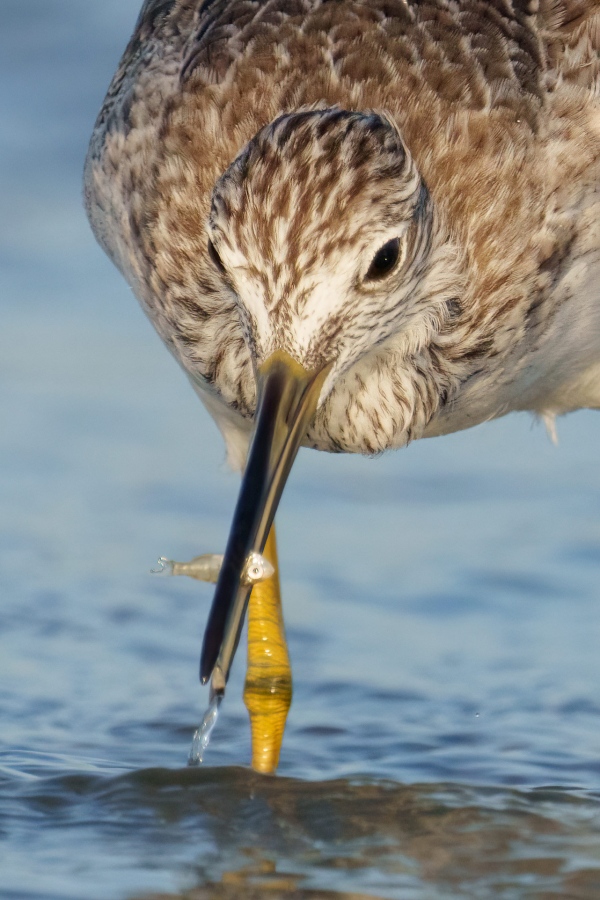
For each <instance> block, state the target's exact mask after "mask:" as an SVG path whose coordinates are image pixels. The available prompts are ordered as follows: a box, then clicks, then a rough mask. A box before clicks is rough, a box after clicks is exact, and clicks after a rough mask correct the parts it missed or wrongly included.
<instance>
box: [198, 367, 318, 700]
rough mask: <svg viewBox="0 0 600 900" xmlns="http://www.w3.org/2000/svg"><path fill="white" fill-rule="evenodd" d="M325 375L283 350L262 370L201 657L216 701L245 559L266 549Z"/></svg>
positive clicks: (241, 600) (242, 608)
mask: <svg viewBox="0 0 600 900" xmlns="http://www.w3.org/2000/svg"><path fill="white" fill-rule="evenodd" d="M327 371H328V368H325V369H321V370H320V371H311V372H309V371H307V370H306V369H305V368H304V367H303V366H301V365H300V364H299V363H297V362H296V361H295V360H294V359H292V357H291V356H289V355H288V354H287V353H285V351H283V350H278V351H277V352H275V353H273V354H272V356H270V357H269V358H268V359H267V361H266V362H265V363H263V365H262V366H261V367H260V369H259V371H258V379H257V381H258V385H257V387H258V406H257V411H256V418H255V423H254V434H253V437H252V442H251V444H250V450H249V453H248V461H247V463H246V470H245V472H244V475H243V478H242V486H241V489H240V493H239V497H238V501H237V505H236V508H235V512H234V514H233V522H232V525H231V531H230V532H229V540H228V542H227V547H226V550H225V558H224V560H223V565H222V568H221V572H220V574H219V580H218V582H217V586H216V589H215V595H214V599H213V603H212V607H211V610H210V615H209V617H208V623H207V626H206V631H205V632H204V643H203V646H202V656H201V658H200V680H201V681H202V684H206V682H207V681H208V680H209V678H210V677H211V675H212V684H211V687H212V693H213V694H215V693H222V692H223V691H224V690H225V684H226V682H227V679H228V677H229V669H230V667H231V663H232V661H233V657H234V654H235V651H236V649H237V645H238V642H239V639H240V633H241V630H242V626H243V624H244V616H245V613H246V607H247V606H248V600H249V599H250V592H251V587H249V586H247V585H245V584H242V581H241V578H242V575H243V571H244V567H245V564H246V560H247V558H248V556H249V555H250V553H252V552H253V551H255V552H257V553H262V551H263V549H264V546H265V543H266V540H267V536H268V534H269V530H270V528H271V525H272V524H273V519H274V517H275V511H276V510H277V506H278V504H279V500H280V497H281V494H282V492H283V488H284V486H285V482H286V480H287V477H288V475H289V473H290V469H291V468H292V464H293V462H294V460H295V458H296V455H297V453H298V449H299V447H300V444H301V442H302V439H303V438H304V436H305V434H306V430H307V428H308V425H309V424H310V421H311V419H312V417H313V416H314V414H315V410H316V408H317V403H318V400H319V394H320V393H321V388H322V386H323V381H324V380H325V375H326V374H327Z"/></svg>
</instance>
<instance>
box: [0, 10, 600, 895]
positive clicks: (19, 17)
mask: <svg viewBox="0 0 600 900" xmlns="http://www.w3.org/2000/svg"><path fill="white" fill-rule="evenodd" d="M137 7H138V0H103V2H102V3H95V2H86V3H82V2H81V0H61V2H59V0H43V2H42V0H38V2H35V0H3V4H2V29H1V30H0V198H1V208H2V215H1V216H0V304H1V311H2V324H1V327H0V392H1V410H2V428H1V429H0V473H1V476H0V478H1V480H0V501H1V502H0V585H1V591H0V642H1V647H0V723H1V728H0V897H1V898H3V900H17V898H26V900H50V898H52V900H67V898H68V900H71V898H73V900H113V898H114V900H125V898H140V897H147V896H148V895H149V894H152V893H157V892H162V895H163V896H169V897H175V896H176V897H182V896H184V894H185V896H186V897H187V898H193V900H202V898H205V897H206V898H208V897H210V898H213V897H216V898H221V897H222V898H226V900H230V898H238V897H239V898H250V900H252V898H254V897H262V896H267V897H269V898H276V897H283V896H285V897H296V898H304V897H311V898H326V897H327V898H338V900H340V898H344V897H346V898H350V897H352V898H355V900H356V898H358V897H365V896H368V897H380V898H399V900H412V898H418V900H430V898H431V900H447V898H471V897H472V898H476V900H482V898H483V900H485V898H494V900H496V898H501V900H504V898H511V900H512V898H515V900H517V898H518V900H520V898H535V900H546V898H553V897H568V898H580V900H587V898H590V900H593V898H597V897H598V896H600V804H599V797H600V698H599V695H598V686H599V685H600V652H599V651H598V645H599V642H600V602H599V601H600V597H599V594H600V465H599V451H598V448H599V446H600V415H598V414H595V413H591V412H589V413H588V412H583V413H578V414H576V415H573V416H570V417H568V418H566V419H564V420H561V421H560V422H559V439H560V442H559V446H558V447H554V446H553V445H552V444H551V443H550V441H549V440H548V438H547V436H546V434H545V432H544V429H543V428H542V427H541V426H539V425H537V424H535V423H532V421H531V420H530V419H529V418H528V417H526V416H513V417H511V418H508V419H506V420H503V421H500V422H496V423H493V424H490V425H487V426H482V427H480V428H478V429H475V430H474V431H471V432H465V433H463V434H458V435H453V436H450V437H447V438H440V439H436V440H433V441H423V442H421V443H417V444H415V445H413V446H411V447H410V448H408V449H407V450H406V451H402V452H399V453H397V454H394V455H388V456H385V457H382V458H379V459H375V460H364V459H355V458H343V457H328V456H325V455H321V454H317V453H314V452H305V451H303V452H302V453H301V454H300V458H299V460H298V463H297V465H296V467H295V469H294V472H293V473H292V477H291V480H290V483H289V486H288V488H287V490H286V493H285V495H284V500H283V503H282V507H281V511H280V513H279V516H278V523H279V544H280V556H281V566H282V577H283V588H284V604H285V616H286V625H287V629H288V636H289V641H290V649H291V656H292V664H293V670H294V690H295V693H294V703H293V706H292V711H291V716H290V723H289V729H288V732H287V734H286V738H285V742H284V747H283V752H282V758H281V766H280V775H279V776H278V777H277V779H273V778H264V777H260V776H257V775H255V774H253V773H252V772H250V771H249V770H248V769H247V768H245V766H246V765H247V762H248V759H249V737H248V725H247V718H246V713H245V710H244V707H243V704H242V702H241V691H242V682H243V669H244V666H243V653H242V652H241V653H240V654H239V657H238V659H237V661H236V665H235V668H234V672H233V675H232V679H231V682H230V688H229V690H228V694H227V698H226V702H225V703H224V705H223V707H222V710H221V718H220V721H219V725H218V728H217V730H216V731H215V734H214V737H213V741H212V743H211V746H210V748H209V750H208V752H207V755H206V763H205V765H204V766H203V767H202V768H200V769H193V770H192V769H187V768H186V767H185V765H186V760H187V755H188V751H189V747H190V742H191V738H192V735H193V732H194V728H195V727H196V726H197V724H198V722H199V720H200V718H201V715H202V713H203V711H204V708H205V706H206V702H207V696H206V691H205V690H204V689H201V688H200V686H199V684H198V680H197V667H198V656H199V650H200V642H201V637H202V632H203V627H204V622H205V619H206V615H207V611H208V605H209V603H210V599H211V590H212V589H211V587H210V586H209V585H201V584H198V583H195V582H192V581H187V580H185V579H153V578H152V577H151V576H150V574H149V570H150V569H151V568H152V566H153V565H154V564H155V561H156V559H157V558H158V557H159V556H163V555H164V556H167V557H170V558H174V559H187V558H191V557H193V556H195V555H197V554H199V553H208V552H222V550H223V546H224V542H225V537H226V534H227V529H228V525H229V521H230V516H231V512H232V509H233V504H234V502H235V495H236V490H237V479H236V477H235V476H233V475H230V474H228V472H227V471H226V469H225V467H224V465H223V448H222V445H221V440H220V437H219V435H218V433H217V431H216V429H215V427H214V425H213V424H212V422H211V421H210V419H208V417H207V416H206V414H205V413H204V411H203V410H202V408H201V407H200V405H199V403H198V401H197V400H196V399H195V397H194V396H193V394H192V391H191V390H190V388H189V386H188V385H187V382H186V380H185V378H184V376H183V375H182V374H181V373H180V372H179V371H178V369H177V367H176V366H175V364H174V363H173V362H172V360H171V359H170V358H169V356H168V354H167V353H166V351H165V350H164V349H163V348H162V346H161V345H160V342H159V340H158V338H156V337H155V335H154V334H153V332H152V329H151V327H150V326H149V324H148V323H147V322H146V321H145V319H144V317H143V315H142V313H141V312H140V311H139V309H138V307H137V305H136V303H135V301H134V298H133V297H132V296H131V294H130V291H129V290H128V288H127V287H126V285H125V284H124V283H123V282H122V280H121V279H120V276H118V274H117V273H116V272H115V271H113V269H112V267H111V265H110V263H109V262H108V261H107V260H106V259H105V258H104V257H103V255H102V253H101V252H100V250H99V249H98V248H97V247H96V245H95V244H94V241H93V238H92V236H91V233H90V232H89V229H88V227H87V224H86V222H85V217H84V214H83V211H82V208H81V201H80V191H81V189H80V180H81V176H80V173H81V167H82V161H83V157H84V153H85V146H86V143H87V139H88V137H89V133H90V131H91V128H92V125H93V120H94V118H95V115H96V112H97V109H98V108H99V105H100V102H101V100H102V97H103V95H104V92H105V90H106V87H107V84H108V81H109V80H110V77H111V75H112V72H113V70H114V68H115V66H116V64H117V61H118V57H119V55H120V53H121V51H122V49H123V46H124V44H125V42H126V40H127V38H128V36H129V33H130V31H131V29H132V27H133V23H134V20H135V17H136V15H137V12H138V8H137ZM186 892H187V893H186Z"/></svg>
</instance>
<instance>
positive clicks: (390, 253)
mask: <svg viewBox="0 0 600 900" xmlns="http://www.w3.org/2000/svg"><path fill="white" fill-rule="evenodd" d="M399 257H400V238H392V239H391V241H388V242H387V243H386V244H384V245H383V247H380V248H379V250H378V251H377V253H376V254H375V256H374V257H373V261H372V263H371V265H370V266H369V271H368V272H367V274H366V275H365V281H378V280H379V279H380V278H385V276H386V275H389V274H390V272H391V271H392V270H393V269H395V268H396V265H397V263H398V259H399Z"/></svg>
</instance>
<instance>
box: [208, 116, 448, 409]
mask: <svg viewBox="0 0 600 900" xmlns="http://www.w3.org/2000/svg"><path fill="white" fill-rule="evenodd" d="M431 226H432V206H431V202H430V199H429V194H428V191H427V188H426V187H425V184H424V183H423V181H422V179H421V177H420V175H419V173H418V171H417V168H416V166H415V164H414V162H413V160H412V158H411V156H410V154H409V152H408V151H407V149H406V147H405V145H404V143H403V141H402V138H401V136H400V134H399V132H398V130H397V129H396V127H395V126H394V124H393V123H392V122H391V121H390V120H389V119H388V118H387V117H385V116H383V115H378V114H363V113H357V112H347V111H345V110H341V109H337V108H328V109H325V110H312V111H306V112H296V113H291V114H287V115H283V116H281V117H280V118H278V119H276V120H275V121H274V122H272V123H271V124H270V125H267V126H266V127H264V128H263V129H261V131H259V132H258V134H257V135H256V136H255V137H254V138H253V140H252V141H250V143H249V144H248V145H247V146H246V147H245V148H244V150H243V151H242V153H241V154H240V155H239V156H238V157H237V159H236V160H235V161H234V162H233V163H232V164H231V166H230V167H229V168H228V169H227V170H226V172H225V173H224V174H223V175H222V176H221V178H220V179H219V180H218V181H217V183H216V185H215V188H214V191H213V196H212V206H211V213H210V217H209V223H208V231H209V254H210V256H211V258H212V260H213V263H214V265H215V266H216V268H217V269H218V270H219V272H220V274H221V276H222V278H223V279H224V280H225V281H226V282H227V283H228V284H229V286H230V287H231V289H232V290H233V292H234V295H235V297H236V299H237V303H238V307H239V313H240V318H241V321H242V327H243V329H244V333H245V337H246V341H247V343H248V346H249V348H250V351H251V354H252V358H253V360H254V362H255V365H256V367H257V368H258V367H260V365H261V364H262V363H264V362H265V361H266V360H267V359H268V358H269V356H271V355H272V354H273V353H275V352H276V351H284V352H286V353H287V354H288V355H289V356H290V357H291V358H292V359H294V360H295V361H296V362H297V363H299V364H301V365H302V366H304V367H305V368H306V369H307V370H313V369H316V368H319V369H320V368H323V367H324V366H330V371H329V375H328V379H327V384H326V385H325V393H327V388H328V387H331V386H332V385H333V384H334V383H335V381H336V379H337V378H339V376H340V374H341V373H343V372H344V371H345V370H347V369H348V368H349V367H350V366H351V365H352V364H353V363H355V362H356V361H357V360H359V359H360V358H361V357H362V356H363V355H364V354H365V353H368V352H369V351H370V350H371V349H372V348H373V347H374V346H376V345H378V344H380V343H381V342H382V341H384V340H385V339H386V338H387V337H389V335H390V334H392V333H394V332H397V331H398V330H400V329H403V328H406V327H408V326H409V324H410V321H411V319H414V318H415V317H417V316H418V315H419V312H420V311H421V310H420V304H419V302H418V300H417V294H418V291H417V288H418V285H419V281H420V276H421V274H422V267H423V263H424V262H425V261H426V259H427V251H428V247H429V242H430V239H431ZM415 301H417V302H415Z"/></svg>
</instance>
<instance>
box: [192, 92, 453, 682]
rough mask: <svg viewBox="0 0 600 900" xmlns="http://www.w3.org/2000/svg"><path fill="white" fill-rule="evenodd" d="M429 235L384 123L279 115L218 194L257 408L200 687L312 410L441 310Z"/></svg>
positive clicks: (412, 172)
mask: <svg viewBox="0 0 600 900" xmlns="http://www.w3.org/2000/svg"><path fill="white" fill-rule="evenodd" d="M433 227H434V216H433V205H432V203H431V200H430V197H429V193H428V191H427V188H426V186H425V184H424V182H423V180H422V178H421V176H420V174H419V172H418V170H417V167H416V165H415V164H414V162H413V159H412V158H411V155H410V153H409V152H408V149H407V147H406V146H405V144H404V142H403V140H402V137H401V135H400V133H399V131H398V129H397V128H396V126H395V125H394V123H393V122H392V121H391V120H390V119H389V118H388V117H387V116H385V115H381V114H375V113H359V112H348V111H345V110H342V109H338V108H335V107H334V108H327V109H317V110H308V111H299V112H294V113H290V114H285V115H282V116H281V117H279V118H278V119H276V120H275V121H273V122H272V123H271V124H269V125H267V126H265V127H264V128H262V129H261V130H260V131H259V132H258V133H257V134H256V135H255V137H254V138H253V139H252V140H251V141H250V143H249V144H247V146H246V147H245V148H244V149H243V150H242V152H241V153H240V154H239V156H238V157H237V159H235V160H234V162H233V163H232V164H231V165H230V166H229V168H228V169H227V170H226V171H225V172H224V174H223V175H222V176H221V177H220V178H219V180H218V181H217V183H216V185H215V187H214V191H213V195H212V205H211V212H210V216H209V222H208V235H209V244H208V251H209V255H210V257H211V259H212V264H213V265H214V267H215V269H216V270H217V272H218V275H219V276H220V278H221V279H222V281H223V283H224V287H225V286H226V287H227V288H228V289H229V290H230V292H231V294H232V295H233V297H234V298H235V302H236V304H237V307H238V310H239V316H240V320H241V324H242V329H243V332H244V336H245V340H246V343H247V345H248V348H249V351H250V355H251V358H252V360H253V364H254V371H255V377H256V382H257V409H256V415H255V421H254V432H253V439H252V442H251V445H250V450H249V454H248V460H247V463H246V468H245V472H244V476H243V480H242V487H241V491H240V495H239V499H238V504H237V507H236V511H235V513H234V520H233V524H232V528H231V533H230V537H229V542H228V545H227V549H226V553H225V560H224V564H223V568H222V570H221V575H220V578H219V582H218V584H217V589H216V593H215V599H214V601H213V607H212V610H211V615H210V618H209V623H208V626H207V630H206V633H205V640H204V647H203V654H202V660H201V678H202V680H203V681H207V680H208V679H209V678H210V676H211V673H212V674H213V688H215V685H216V686H217V688H219V687H221V688H224V684H225V682H226V680H227V676H228V672H229V666H230V664H231V660H232V658H233V654H234V653H235V649H236V646H237V642H238V640H239V635H240V631H241V627H242V623H243V617H244V613H245V609H246V605H247V602H248V598H249V589H248V588H247V587H245V586H244V585H243V584H242V583H241V573H242V571H243V567H244V565H245V560H246V558H247V557H248V555H249V554H250V553H251V552H253V551H255V552H259V553H260V552H262V549H263V547H264V544H265V542H266V538H267V535H268V531H269V529H270V527H271V524H272V521H273V517H274V514H275V509H276V507H277V504H278V502H279V498H280V496H281V492H282V490H283V487H284V484H285V480H286V478H287V475H288V473H289V471H290V469H291V466H292V463H293V461H294V458H295V456H296V453H297V451H298V448H299V446H300V443H301V442H302V440H303V439H304V438H305V436H306V433H307V429H308V428H309V426H310V424H311V422H312V420H313V419H314V417H315V413H316V411H317V408H318V407H319V405H321V404H323V402H324V401H325V400H326V398H327V397H328V395H329V394H330V393H331V392H332V391H333V390H334V389H335V386H336V384H338V383H339V381H340V379H341V378H342V377H343V376H344V373H346V372H347V371H348V370H349V369H351V368H352V367H353V366H356V365H357V364H358V363H360V361H361V360H362V359H363V357H367V356H368V355H369V354H371V353H373V351H374V350H376V348H378V347H380V346H381V345H384V344H385V342H386V341H387V340H388V339H389V338H390V337H391V336H393V335H397V334H398V333H401V334H405V335H409V336H411V340H413V343H414V342H416V343H418V341H419V340H422V339H423V337H422V335H423V333H425V332H426V331H427V327H429V326H430V324H431V321H432V318H435V316H436V315H437V314H438V313H437V312H436V307H435V303H439V304H443V302H444V299H443V298H442V299H440V298H439V297H438V298H437V299H436V293H435V291H432V290H431V279H429V282H430V283H429V285H428V286H427V284H426V283H427V281H428V278H427V274H428V271H429V270H428V267H429V266H430V263H431V260H430V257H431V253H430V249H431V242H432V235H433ZM424 285H425V287H424ZM440 296H441V295H440ZM432 298H433V299H432Z"/></svg>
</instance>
